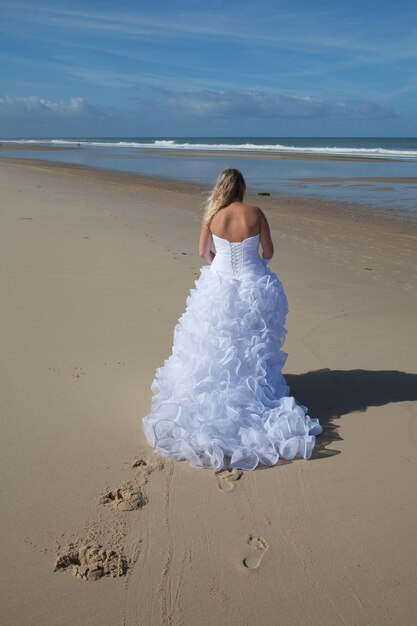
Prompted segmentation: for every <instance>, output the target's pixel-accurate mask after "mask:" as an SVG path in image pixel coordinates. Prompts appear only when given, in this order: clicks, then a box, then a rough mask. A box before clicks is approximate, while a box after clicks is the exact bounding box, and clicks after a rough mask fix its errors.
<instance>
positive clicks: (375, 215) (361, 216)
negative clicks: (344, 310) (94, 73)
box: [0, 156, 417, 236]
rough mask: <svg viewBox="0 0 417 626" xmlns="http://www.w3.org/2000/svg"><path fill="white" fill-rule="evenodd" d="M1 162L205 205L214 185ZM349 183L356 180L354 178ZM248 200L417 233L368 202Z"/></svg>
mask: <svg viewBox="0 0 417 626" xmlns="http://www.w3.org/2000/svg"><path fill="white" fill-rule="evenodd" d="M2 161H3V162H6V163H10V164H14V165H18V166H20V167H23V168H24V167H34V168H39V169H44V170H51V171H57V172H67V174H68V175H71V173H72V174H73V175H76V174H79V175H81V176H85V177H87V178H90V179H91V178H93V177H95V178H96V180H102V181H104V180H105V181H107V182H108V183H112V184H114V185H118V184H119V185H121V184H129V185H132V186H135V185H136V186H146V187H150V188H155V189H164V190H166V191H173V192H177V193H186V194H195V193H199V194H201V196H202V204H203V202H204V200H205V198H204V196H205V195H206V194H207V193H209V191H210V189H211V188H212V185H208V184H204V183H196V182H190V181H185V180H180V179H174V178H172V179H171V178H167V177H162V176H161V177H159V176H148V175H143V174H136V173H132V172H123V171H119V170H112V169H106V168H99V167H92V166H89V165H80V164H75V163H60V162H56V161H48V160H46V159H32V158H29V159H26V158H18V157H8V156H6V157H0V166H1V163H2ZM296 180H299V181H300V182H301V181H303V180H304V179H303V178H297V179H296ZM326 180H327V178H326ZM329 180H333V179H330V177H329ZM349 180H357V179H353V178H351V179H349ZM386 180H387V182H389V180H390V179H389V178H387V179H386ZM383 181H385V179H382V178H378V182H383ZM416 181H417V178H416ZM265 194H267V195H265ZM245 199H246V200H247V201H248V202H250V203H252V204H255V205H256V206H259V207H260V208H261V209H267V208H268V207H271V210H272V211H274V210H275V211H276V210H277V209H279V210H280V211H285V212H286V213H294V211H300V212H301V213H302V212H303V211H304V210H307V212H308V213H309V214H310V215H311V217H326V219H327V220H328V219H333V218H334V219H336V220H340V219H346V220H347V221H348V222H356V223H359V224H361V223H369V224H370V225H372V226H374V227H377V228H378V227H379V228H383V229H387V228H389V229H390V230H391V231H392V232H393V233H394V232H395V233H396V234H403V235H406V234H407V233H410V234H411V235H412V234H414V233H416V234H417V220H416V219H415V218H414V217H413V216H411V215H408V214H406V213H404V212H401V213H398V214H397V215H395V216H394V215H392V214H389V211H388V209H386V208H385V207H378V206H375V205H369V204H365V203H363V204H358V203H353V202H349V201H342V200H332V199H324V198H317V197H312V196H302V195H300V196H298V195H297V196H295V195H294V196H292V195H291V196H288V195H285V194H279V193H277V192H274V191H271V192H269V191H268V190H265V191H251V190H250V189H248V190H247V193H246V196H245ZM301 205H302V206H301ZM306 217H307V216H306V215H304V218H306ZM411 235H409V236H411Z"/></svg>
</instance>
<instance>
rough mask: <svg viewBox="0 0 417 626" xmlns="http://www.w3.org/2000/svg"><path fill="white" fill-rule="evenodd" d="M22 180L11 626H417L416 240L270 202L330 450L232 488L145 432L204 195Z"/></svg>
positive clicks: (9, 521)
mask: <svg viewBox="0 0 417 626" xmlns="http://www.w3.org/2000/svg"><path fill="white" fill-rule="evenodd" d="M0 184H1V209H0V224H1V230H0V251H1V266H0V272H1V285H2V289H1V293H2V298H1V304H0V318H1V323H2V329H3V332H2V334H1V355H2V375H1V385H2V390H1V394H0V402H1V419H2V437H1V455H0V469H1V476H2V507H1V510H2V519H1V528H0V530H1V533H2V543H1V550H2V554H1V562H2V572H1V585H2V594H1V600H0V602H1V608H0V614H1V616H2V622H3V623H4V624H7V626H14V625H19V626H20V625H22V626H23V625H29V624H30V625H36V626H37V625H42V626H55V625H56V624H58V623H59V624H61V625H68V626H69V625H71V626H73V624H75V623H76V624H82V625H83V626H95V625H97V626H98V625H100V626H103V624H105V625H109V626H114V625H115V624H122V625H126V626H129V625H141V626H142V625H144V626H148V625H151V626H153V625H154V624H155V625H157V624H171V625H174V626H177V625H180V624H181V625H184V626H196V625H202V626H211V625H213V626H214V625H216V626H218V625H223V624H224V625H225V624H228V625H229V626H234V625H236V626H237V625H243V624H278V623H280V624H289V625H297V626H298V625H303V624H309V625H317V626H323V625H325V626H327V625H329V626H334V625H337V624H347V625H353V624H355V625H369V624H374V625H378V626H382V625H385V624H392V623H396V624H401V625H406V624H407V625H408V624H410V625H411V624H415V622H416V620H417V597H416V594H415V588H416V584H417V573H416V522H415V520H416V518H417V499H416V497H415V476H416V470H417V457H416V449H417V408H416V400H417V359H416V356H417V355H416V352H417V350H416V341H415V338H416V319H417V293H416V260H417V251H416V232H415V231H412V230H410V229H408V228H407V227H401V226H400V225H398V224H394V223H391V222H388V221H377V220H365V219H364V218H363V216H362V215H361V213H360V212H358V211H354V210H353V209H352V210H350V209H349V210H348V208H347V207H346V206H342V207H339V208H340V210H338V211H336V205H330V204H327V205H321V206H320V203H317V202H315V203H314V202H311V201H309V202H303V201H300V200H279V199H276V198H275V199H274V198H268V197H256V198H255V197H252V198H251V197H250V196H249V198H250V199H251V200H252V201H256V202H257V204H258V205H259V206H261V207H262V208H263V209H264V210H265V212H266V214H267V216H268V218H269V220H270V223H271V227H272V233H273V237H274V241H275V244H276V255H275V257H274V259H273V261H272V263H271V268H272V269H273V270H274V271H276V272H277V273H278V275H279V276H280V278H281V279H282V281H283V283H284V286H285V288H286V292H287V296H288V300H289V305H290V313H289V316H288V321H287V329H288V336H287V341H286V344H285V349H286V351H287V352H288V353H289V357H288V361H287V364H286V368H285V372H284V373H285V374H286V377H287V382H288V383H289V384H290V388H291V392H292V394H293V395H295V396H296V397H297V398H298V399H299V401H301V402H302V403H303V404H306V405H307V406H308V407H310V415H311V416H314V417H315V416H317V417H319V418H320V420H321V421H322V423H323V424H324V426H325V431H324V433H323V435H322V436H321V437H320V438H318V446H317V451H316V453H315V454H314V457H313V458H312V459H311V460H309V461H305V460H302V459H297V460H295V461H292V462H288V463H285V462H284V463H282V462H280V463H279V464H278V466H276V467H274V468H272V469H268V470H257V471H255V472H246V473H242V474H241V473H240V472H236V471H235V472H233V473H228V472H226V473H222V474H219V475H216V474H215V473H214V472H213V471H210V470H197V469H193V468H191V467H190V466H188V465H187V464H186V463H173V462H169V461H162V460H161V459H159V457H156V456H155V455H153V454H152V450H151V449H149V447H148V446H147V444H146V442H145V438H144V436H143V434H142V431H141V417H142V416H143V415H145V414H146V413H147V412H148V410H149V406H150V399H151V394H150V391H149V386H150V384H151V382H152V379H153V376H154V372H155V369H156V367H158V366H160V365H161V364H162V363H163V361H164V359H165V358H167V357H168V356H169V354H170V350H171V345H172V332H173V330H174V326H175V323H176V320H177V319H178V317H179V316H180V315H181V313H182V312H183V310H184V306H185V299H186V297H187V295H188V293H189V289H190V288H191V287H192V286H193V281H194V280H195V279H196V277H197V276H198V272H199V268H200V266H201V263H200V259H199V258H198V255H197V238H198V233H199V222H200V212H199V211H200V206H201V204H202V201H203V199H204V193H203V192H204V188H202V187H201V188H200V187H198V186H195V185H194V186H192V185H185V184H179V183H178V184H177V183H172V182H167V181H157V180H152V179H141V178H139V177H135V176H132V175H121V174H112V175H111V174H109V173H106V172H94V171H89V170H83V169H82V168H76V167H70V166H56V165H53V164H45V163H34V162H29V161H25V162H16V161H7V160H6V159H2V160H1V161H0ZM71 544H72V545H71ZM99 546H101V547H99ZM57 559H58V571H54V568H55V566H56V563H57ZM72 573H75V574H77V576H73V575H72ZM100 575H102V576H101V578H100ZM97 578H99V580H95V579H97ZM89 579H90V580H89Z"/></svg>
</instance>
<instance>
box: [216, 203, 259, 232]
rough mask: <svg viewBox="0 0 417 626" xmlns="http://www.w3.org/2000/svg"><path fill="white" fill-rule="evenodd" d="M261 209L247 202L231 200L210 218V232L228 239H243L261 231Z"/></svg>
mask: <svg viewBox="0 0 417 626" xmlns="http://www.w3.org/2000/svg"><path fill="white" fill-rule="evenodd" d="M261 213H262V212H261V210H260V209H258V208H257V207H254V206H250V205H249V204H242V203H241V202H232V204H229V206H227V207H224V208H223V209H220V211H218V212H217V213H216V215H215V216H214V217H213V219H212V220H211V224H210V230H211V232H212V233H214V234H215V235H217V236H218V237H221V238H222V239H228V240H229V241H243V240H244V239H246V238H247V237H253V235H257V234H258V233H259V232H260V231H261Z"/></svg>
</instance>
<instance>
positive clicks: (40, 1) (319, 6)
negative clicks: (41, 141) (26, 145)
mask: <svg viewBox="0 0 417 626" xmlns="http://www.w3.org/2000/svg"><path fill="white" fill-rule="evenodd" d="M0 63H1V72H0V135H1V136H2V137H7V136H21V137H23V136H35V137H40V136H43V137H47V136H58V135H59V136H94V135H96V136H97V135H101V136H103V135H114V136H123V135H125V136H128V135H137V136H154V135H157V136H187V135H193V136H204V135H208V136H219V135H220V136H221V135H223V136H227V135H235V136H247V135H258V136H305V135H307V136H322V135H325V136H332V135H339V136H356V135H358V136H378V135H383V136H417V69H416V68H417V3H416V2H414V1H413V2H411V1H401V0H399V1H398V2H396V3H393V2H392V1H391V2H385V1H382V2H381V1H380V2H367V1H366V0H363V1H362V2H359V1H357V0H353V1H350V2H348V3H347V2H346V3H342V5H341V6H338V4H337V3H336V2H334V0H333V1H327V0H326V1H322V0H315V1H314V2H308V1H307V0H303V1H300V0H293V1H291V2H290V1H280V0H277V1H273V0H271V1H264V0H258V1H255V2H248V1H246V0H240V1H237V0H229V1H228V2H224V1H223V2H220V1H217V0H213V1H211V0H206V1H204V2H199V1H196V0H188V1H185V0H184V1H182V2H176V1H175V0H172V1H158V0H155V1H154V2H149V1H147V2H141V1H136V2H134V1H132V0H119V1H118V2H115V1H114V0H113V2H109V1H108V0H100V1H98V0H85V1H84V2H81V1H79V0H72V1H63V0H55V1H51V0H36V2H34V1H33V2H28V1H27V2H19V0H16V1H13V2H8V1H7V0H0Z"/></svg>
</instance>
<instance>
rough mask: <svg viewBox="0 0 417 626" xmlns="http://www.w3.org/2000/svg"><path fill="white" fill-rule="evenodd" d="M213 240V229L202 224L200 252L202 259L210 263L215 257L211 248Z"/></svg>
mask: <svg viewBox="0 0 417 626" xmlns="http://www.w3.org/2000/svg"><path fill="white" fill-rule="evenodd" d="M212 241H213V237H212V234H211V231H209V229H208V228H206V227H205V226H202V228H201V232H200V242H199V246H198V254H199V255H200V257H201V258H202V259H204V260H205V261H206V262H207V263H208V264H209V265H210V264H211V262H212V261H213V259H214V256H215V254H214V252H212V250H211V244H212Z"/></svg>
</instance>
